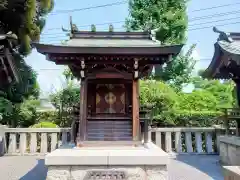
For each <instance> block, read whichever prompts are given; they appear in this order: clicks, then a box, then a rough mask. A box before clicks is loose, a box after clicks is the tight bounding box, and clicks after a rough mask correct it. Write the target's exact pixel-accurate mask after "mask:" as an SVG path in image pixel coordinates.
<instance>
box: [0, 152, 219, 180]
mask: <svg viewBox="0 0 240 180" xmlns="http://www.w3.org/2000/svg"><path fill="white" fill-rule="evenodd" d="M218 159H219V157H218V156H214V155H179V156H177V157H176V158H175V159H171V162H170V166H169V180H223V179H224V178H223V175H222V169H221V166H220V165H219V164H218ZM46 175H47V168H46V166H45V165H44V157H43V156H4V157H0V180H45V179H46Z"/></svg>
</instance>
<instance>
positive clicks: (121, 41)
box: [34, 31, 183, 55]
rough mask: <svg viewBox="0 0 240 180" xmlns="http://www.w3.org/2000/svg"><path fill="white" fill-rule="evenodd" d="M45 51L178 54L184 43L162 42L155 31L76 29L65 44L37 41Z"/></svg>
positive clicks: (38, 46)
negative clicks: (93, 30)
mask: <svg viewBox="0 0 240 180" xmlns="http://www.w3.org/2000/svg"><path fill="white" fill-rule="evenodd" d="M34 46H35V47H36V48H37V50H38V52H40V53H42V54H49V53H57V54H64V53H69V54H95V55H96V54H99V55H101V54H118V55H121V54H125V55H126V54H139V55H141V54H148V55H160V54H171V55H176V54H178V53H179V52H180V50H181V48H182V47H183V45H161V42H160V41H157V40H156V38H155V31H151V32H150V31H148V32H107V31H101V32H91V31H77V32H76V31H75V32H71V33H70V39H69V40H68V41H66V42H65V43H63V44H62V45H49V44H39V43H34Z"/></svg>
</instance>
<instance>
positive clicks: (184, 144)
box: [149, 127, 222, 154]
mask: <svg viewBox="0 0 240 180" xmlns="http://www.w3.org/2000/svg"><path fill="white" fill-rule="evenodd" d="M221 133H222V132H221V130H217V129H215V128H201V127H199V128H193V127H192V128H190V127H183V128H153V129H151V130H150V132H149V137H150V136H151V139H152V141H153V142H155V143H156V145H158V146H159V147H161V148H162V149H163V150H165V151H166V152H169V153H171V152H176V153H197V154H213V153H218V148H219V136H220V135H221Z"/></svg>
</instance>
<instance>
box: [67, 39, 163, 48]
mask: <svg viewBox="0 0 240 180" xmlns="http://www.w3.org/2000/svg"><path fill="white" fill-rule="evenodd" d="M66 45H67V46H73V47H160V46H161V44H160V43H157V42H155V41H152V40H150V39H149V40H146V39H130V40H129V39H70V40H69V41H68V42H67V43H66Z"/></svg>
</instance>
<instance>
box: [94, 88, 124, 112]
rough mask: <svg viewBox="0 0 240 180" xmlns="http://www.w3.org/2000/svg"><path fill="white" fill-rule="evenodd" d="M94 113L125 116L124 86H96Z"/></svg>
mask: <svg viewBox="0 0 240 180" xmlns="http://www.w3.org/2000/svg"><path fill="white" fill-rule="evenodd" d="M96 113H97V114H102V113H103V114H125V86H124V85H123V84H98V85H97V87H96Z"/></svg>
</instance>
